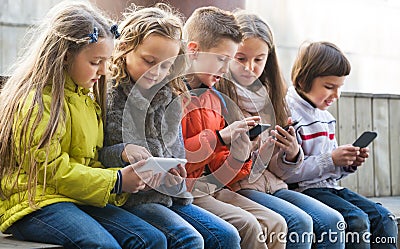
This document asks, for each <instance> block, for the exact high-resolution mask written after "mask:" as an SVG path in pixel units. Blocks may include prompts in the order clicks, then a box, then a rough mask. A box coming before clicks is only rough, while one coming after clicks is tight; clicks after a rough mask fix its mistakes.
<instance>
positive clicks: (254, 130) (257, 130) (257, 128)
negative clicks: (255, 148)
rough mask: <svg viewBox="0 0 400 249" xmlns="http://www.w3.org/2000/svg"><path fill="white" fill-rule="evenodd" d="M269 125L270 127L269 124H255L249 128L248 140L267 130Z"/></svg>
mask: <svg viewBox="0 0 400 249" xmlns="http://www.w3.org/2000/svg"><path fill="white" fill-rule="evenodd" d="M269 127H271V125H270V124H257V125H256V126H254V127H253V128H251V129H250V130H249V132H248V134H249V137H250V140H254V139H255V138H256V137H257V136H258V135H260V134H261V132H263V131H265V130H267V129H268V128H269Z"/></svg>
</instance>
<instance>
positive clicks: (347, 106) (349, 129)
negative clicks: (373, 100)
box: [338, 97, 358, 192]
mask: <svg viewBox="0 0 400 249" xmlns="http://www.w3.org/2000/svg"><path fill="white" fill-rule="evenodd" d="M355 113H356V112H355V104H354V97H341V98H340V101H339V103H338V116H339V120H340V122H339V125H338V127H339V129H338V131H339V139H338V144H339V146H340V145H344V144H351V143H353V141H354V139H355V137H356V134H355V123H356V119H355V117H356V114H355ZM357 174H358V173H354V174H350V175H349V176H347V177H345V178H343V179H342V180H340V185H341V186H343V187H346V188H349V189H351V190H353V191H355V192H358V188H357V187H358V184H357Z"/></svg>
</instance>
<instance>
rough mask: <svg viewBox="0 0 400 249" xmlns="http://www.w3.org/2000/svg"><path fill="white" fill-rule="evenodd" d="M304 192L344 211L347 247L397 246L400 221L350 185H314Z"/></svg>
mask: <svg viewBox="0 0 400 249" xmlns="http://www.w3.org/2000/svg"><path fill="white" fill-rule="evenodd" d="M303 193H304V194H306V195H309V196H311V197H313V198H315V199H317V200H320V201H321V202H323V203H325V204H326V205H328V206H330V207H332V208H334V209H336V210H337V211H339V212H340V213H341V214H342V215H343V217H344V220H345V221H346V223H347V228H346V240H347V241H346V242H347V243H346V248H377V249H378V248H393V249H394V248H396V240H397V224H396V222H395V220H394V215H393V214H391V213H390V211H389V210H387V209H386V208H384V207H383V206H382V205H380V204H377V203H374V202H373V201H370V200H368V199H367V198H365V197H363V196H361V195H359V194H357V193H355V192H353V191H351V190H349V189H347V188H344V189H341V190H336V189H332V188H311V189H306V190H305V191H303ZM350 235H351V236H350ZM382 242H385V243H382Z"/></svg>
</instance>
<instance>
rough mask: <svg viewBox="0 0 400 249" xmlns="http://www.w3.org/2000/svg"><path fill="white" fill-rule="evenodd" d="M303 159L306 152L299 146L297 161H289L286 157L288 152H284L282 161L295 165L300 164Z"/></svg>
mask: <svg viewBox="0 0 400 249" xmlns="http://www.w3.org/2000/svg"><path fill="white" fill-rule="evenodd" d="M303 159H304V153H303V150H302V149H301V148H299V152H298V153H297V156H296V161H294V162H291V161H288V160H287V159H286V153H283V154H282V162H283V163H284V164H287V165H293V166H294V165H299V164H300V163H301V162H302V161H303Z"/></svg>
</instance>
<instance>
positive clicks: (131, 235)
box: [6, 202, 167, 249]
mask: <svg viewBox="0 0 400 249" xmlns="http://www.w3.org/2000/svg"><path fill="white" fill-rule="evenodd" d="M6 232H7V233H12V234H13V236H15V237H16V238H17V239H21V240H30V241H36V242H43V243H51V244H58V245H62V246H63V247H64V248H102V249H105V248H109V249H111V248H113V249H115V248H154V249H158V248H167V240H166V238H165V236H164V234H163V233H162V232H160V231H159V230H158V229H156V228H155V227H153V226H151V225H150V224H148V223H147V222H145V221H143V220H142V219H140V218H138V217H136V216H134V215H133V214H131V213H129V212H127V211H125V210H123V209H121V208H118V207H115V206H112V205H107V206H106V207H104V208H99V207H93V206H79V205H75V204H73V203H69V202H60V203H56V204H52V205H49V206H46V207H43V208H41V209H39V210H37V211H35V212H33V213H31V214H28V215H26V216H25V217H23V218H22V219H21V220H19V221H17V222H15V223H14V224H13V225H12V226H11V227H9V229H7V231H6Z"/></svg>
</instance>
